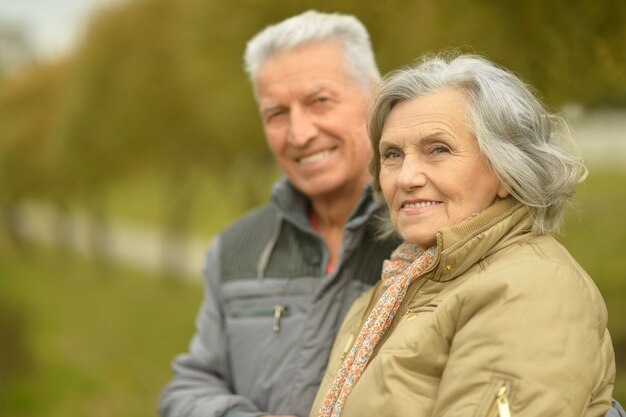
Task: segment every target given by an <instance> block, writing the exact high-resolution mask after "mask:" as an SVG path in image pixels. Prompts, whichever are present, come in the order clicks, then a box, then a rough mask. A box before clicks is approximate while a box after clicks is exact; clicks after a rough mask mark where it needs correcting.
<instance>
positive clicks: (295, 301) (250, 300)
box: [159, 11, 398, 417]
mask: <svg viewBox="0 0 626 417" xmlns="http://www.w3.org/2000/svg"><path fill="white" fill-rule="evenodd" d="M245 63H246V69H247V71H248V73H249V75H250V78H251V80H252V84H253V88H254V93H255V97H256V99H257V101H258V104H259V109H260V114H261V119H262V122H263V128H264V131H265V136H266V138H267V143H268V145H269V148H270V150H271V151H272V153H273V155H274V157H275V158H276V161H277V162H278V164H279V165H280V167H281V169H282V171H283V173H284V178H283V179H281V180H280V181H279V182H278V183H277V184H275V186H274V187H273V190H272V198H271V202H270V204H268V205H267V206H264V207H261V208H259V209H256V210H254V211H252V212H251V213H249V214H248V215H246V216H244V217H243V218H242V219H240V220H238V221H236V222H235V223H234V224H233V225H231V226H230V227H228V228H227V229H226V230H225V231H223V232H222V233H221V234H220V235H219V236H218V237H217V238H216V239H215V240H214V243H213V245H212V247H211V248H210V250H209V253H208V259H207V263H206V268H205V282H204V283H205V295H204V301H203V304H202V307H201V309H200V312H199V314H198V317H197V323H196V327H197V332H196V334H195V335H194V337H193V339H192V341H191V344H190V347H189V352H188V353H186V354H183V355H180V356H178V357H177V358H176V359H175V361H174V364H173V368H174V377H173V379H172V381H171V382H170V383H169V385H168V386H167V387H166V388H165V389H164V390H163V393H162V395H161V399H160V402H159V409H160V413H161V415H162V416H164V417H183V416H185V417H191V416H196V417H200V416H227V417H244V416H248V417H250V416H262V415H295V416H306V415H308V414H309V411H310V407H311V404H312V402H313V399H314V397H315V393H316V391H317V389H318V387H319V385H320V382H321V379H322V376H323V374H324V369H325V367H326V361H327V359H328V356H329V350H330V348H331V345H332V342H333V339H334V338H335V335H336V332H337V330H338V326H339V324H340V323H341V322H342V319H343V317H344V315H345V314H346V312H347V310H348V308H349V307H350V305H351V304H352V301H353V300H354V299H355V298H356V297H357V296H358V295H360V294H361V293H362V292H363V291H365V290H366V289H367V288H369V287H370V286H371V285H372V284H373V283H375V282H376V281H377V280H378V279H379V277H380V271H381V266H382V262H383V260H384V259H385V258H387V257H388V255H389V254H390V253H391V251H392V250H393V249H394V248H395V246H396V245H397V243H398V242H397V241H395V240H391V239H388V240H380V239H378V238H377V237H376V230H377V228H376V214H377V213H379V212H380V210H381V207H380V206H379V205H378V204H377V203H376V202H374V200H373V199H372V194H371V190H370V187H369V182H370V176H369V174H368V169H367V166H368V161H369V159H370V156H371V150H370V145H369V141H368V137H367V133H366V126H365V119H366V111H367V109H366V107H367V103H368V97H369V93H370V91H371V90H372V88H373V86H374V85H375V84H376V83H377V82H378V81H379V79H380V75H379V72H378V69H377V67H376V63H375V60H374V55H373V52H372V49H371V44H370V41H369V35H368V33H367V31H366V29H365V27H364V26H363V25H362V24H361V23H360V22H359V21H358V20H357V19H355V18H354V17H351V16H346V15H339V14H323V13H318V12H313V11H309V12H306V13H303V14H301V15H298V16H295V17H292V18H289V19H287V20H285V21H283V22H280V23H278V24H276V25H274V26H270V27H267V28H266V29H264V30H263V31H261V32H260V33H258V34H257V35H256V36H255V37H254V38H253V39H252V40H251V41H250V42H249V43H248V45H247V48H246V53H245Z"/></svg>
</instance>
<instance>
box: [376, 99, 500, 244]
mask: <svg viewBox="0 0 626 417" xmlns="http://www.w3.org/2000/svg"><path fill="white" fill-rule="evenodd" d="M469 126H470V120H469V115H468V105H467V103H466V101H465V99H464V97H463V95H462V94H461V93H460V92H459V91H457V90H454V89H451V88H449V89H443V90H440V91H437V92H435V93H432V94H428V95H426V96H423V97H419V98H416V99H413V100H410V101H405V102H401V103H398V104H397V105H396V106H395V107H394V108H393V109H392V110H391V113H390V114H389V117H388V118H387V120H386V122H385V125H384V127H383V131H382V135H381V140H380V143H379V150H380V158H381V161H380V163H381V169H380V177H379V179H380V186H381V188H382V191H383V195H384V197H385V201H386V202H387V205H388V206H389V212H390V215H391V222H392V224H393V226H394V227H395V229H396V231H397V232H398V233H399V234H400V236H402V238H403V239H404V240H405V241H406V242H409V243H415V244H418V245H420V246H421V247H422V248H428V247H430V246H432V245H434V244H435V243H436V235H437V231H438V230H439V229H441V228H442V227H445V226H450V225H453V224H455V223H458V222H461V221H463V220H465V219H467V218H469V217H471V216H472V215H473V214H474V213H479V212H481V211H482V210H484V209H485V208H487V207H488V206H490V205H491V204H492V203H493V202H494V200H495V199H496V196H499V197H501V198H503V197H506V196H507V195H508V192H507V191H506V189H505V187H504V186H503V185H502V184H501V183H500V181H499V180H498V178H497V177H496V175H495V174H494V172H493V171H492V170H491V168H490V166H489V164H488V163H487V160H486V159H485V158H484V156H483V155H482V154H481V152H480V150H479V148H478V142H477V141H476V138H475V137H474V135H473V134H472V133H471V131H470V129H469Z"/></svg>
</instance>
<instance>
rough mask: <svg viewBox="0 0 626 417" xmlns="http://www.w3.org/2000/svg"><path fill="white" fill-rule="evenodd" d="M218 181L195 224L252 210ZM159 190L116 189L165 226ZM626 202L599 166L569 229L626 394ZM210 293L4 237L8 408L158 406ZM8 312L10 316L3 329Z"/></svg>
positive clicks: (215, 223) (71, 411)
mask: <svg viewBox="0 0 626 417" xmlns="http://www.w3.org/2000/svg"><path fill="white" fill-rule="evenodd" d="M209 184H210V180H207V182H206V183H204V185H202V186H201V188H202V191H201V192H200V194H201V196H199V197H198V198H197V199H196V200H195V204H197V205H198V206H197V208H195V209H194V212H195V213H196V215H195V217H194V221H193V222H192V231H193V232H194V233H199V234H211V233H214V232H215V231H216V230H217V229H218V228H219V227H220V226H221V225H224V224H225V223H226V222H227V221H229V220H230V219H232V218H234V217H236V216H237V215H238V214H239V213H241V212H243V211H244V210H245V208H246V207H245V206H244V201H246V200H245V199H239V200H237V199H235V200H234V201H235V203H233V202H232V200H230V199H229V198H226V197H230V196H226V197H225V194H224V190H220V189H215V188H211V186H210V185H209ZM157 188H158V187H157V184H156V183H155V182H153V183H150V182H149V181H146V179H143V180H142V179H140V178H138V179H135V180H133V181H131V182H128V183H125V184H124V186H123V187H120V188H119V189H117V190H114V192H113V193H112V194H111V195H112V196H113V198H114V200H115V201H114V202H113V203H112V204H111V206H112V207H113V208H114V210H113V213H114V215H115V216H116V217H122V218H124V219H125V220H130V221H137V222H144V223H146V224H149V223H152V224H153V225H154V224H158V221H159V214H158V212H157V211H156V208H157V207H158V205H159V199H158V194H159V191H158V190H157ZM267 193H269V191H267ZM625 203H626V171H624V170H608V169H604V168H601V167H598V169H595V168H594V167H592V168H591V174H590V177H589V178H588V180H587V181H586V182H585V183H583V184H582V185H581V186H580V187H579V190H578V193H577V196H576V199H575V207H574V208H573V209H570V210H569V212H568V215H567V221H566V226H565V228H564V231H563V234H562V235H561V236H559V239H560V240H561V241H562V242H563V243H564V244H565V245H566V246H567V247H568V249H569V250H570V251H571V252H572V254H573V255H574V257H575V258H576V259H577V260H578V261H579V262H580V263H581V265H583V267H584V268H585V269H586V270H587V271H588V272H589V274H590V275H591V277H592V278H593V279H594V280H595V281H596V283H597V285H598V287H599V288H600V291H601V292H602V294H603V296H604V298H605V300H606V303H607V307H608V310H609V329H610V331H611V335H612V337H613V342H614V346H615V351H616V356H617V363H618V381H617V383H616V388H615V393H614V395H615V397H616V398H617V399H618V400H619V401H620V402H622V403H626V363H625V362H626V303H624V302H623V300H624V297H626V280H625V279H624V277H623V276H624V270H625V269H626V257H624V255H623V252H624V250H625V248H626V218H624V217H623V216H622V214H621V207H623V206H624V204H625ZM150 210H154V211H153V213H149V212H150ZM201 295H202V291H201V288H200V284H199V283H189V282H184V281H180V282H179V281H175V280H167V279H162V278H161V279H159V277H154V276H150V275H149V274H146V273H142V272H138V271H135V270H130V269H125V268H121V267H115V266H109V267H107V268H105V269H102V265H100V264H97V263H95V262H94V261H91V260H89V259H84V258H81V257H77V256H75V255H72V254H68V253H63V252H60V251H50V250H43V249H40V248H37V247H35V248H31V249H30V250H29V251H27V252H24V253H22V252H19V251H16V250H15V249H12V248H11V247H9V246H7V245H6V244H5V245H4V246H3V245H2V240H1V237H0V314H1V315H4V316H7V317H10V318H11V319H10V321H11V322H12V323H17V325H16V326H18V327H17V328H16V327H15V326H13V327H10V326H9V329H11V328H13V329H14V330H13V331H12V333H10V334H11V335H12V337H13V339H16V340H13V341H12V342H13V347H10V346H9V347H7V346H8V344H7V343H8V342H7V340H2V337H3V336H1V335H0V348H2V351H0V353H1V352H10V353H11V352H12V353H11V355H13V356H12V357H9V359H12V360H13V363H12V364H11V367H10V369H11V373H10V374H9V377H10V380H8V381H7V380H6V376H4V378H3V376H2V375H0V415H2V416H3V417H30V416H37V417H57V416H58V417H61V416H63V417H74V416H76V417H78V416H90V417H91V416H95V417H109V416H116V417H126V416H127V417H142V416H155V415H156V400H157V397H158V394H159V391H160V389H161V388H162V387H163V385H164V384H165V383H166V381H167V380H168V379H169V377H170V368H169V364H170V362H171V360H172V358H173V356H174V355H175V354H177V353H179V352H182V351H184V350H185V349H186V345H187V343H188V341H189V337H190V336H191V334H192V332H193V322H194V317H195V314H196V311H197V308H198V306H199V303H200V299H201ZM3 308H4V310H8V313H7V312H6V311H3ZM8 321H9V319H7V320H4V322H3V321H1V320H0V332H1V331H2V326H3V323H4V325H6V323H7V322H8ZM17 339H23V340H17ZM0 362H1V361H0ZM0 365H2V363H0ZM5 366H7V365H6V364H5ZM0 371H2V368H1V367H0ZM7 382H8V383H7Z"/></svg>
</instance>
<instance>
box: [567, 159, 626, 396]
mask: <svg viewBox="0 0 626 417" xmlns="http://www.w3.org/2000/svg"><path fill="white" fill-rule="evenodd" d="M574 202H575V205H574V207H573V208H570V210H569V212H568V214H567V216H566V223H565V227H564V228H563V232H562V235H561V236H559V240H561V241H562V242H563V244H564V245H565V246H566V247H567V248H568V249H569V251H570V252H571V254H572V255H573V256H574V258H576V260H577V261H578V262H579V263H580V264H581V265H582V266H583V268H585V270H586V271H587V272H588V273H589V275H590V276H591V277H592V278H593V280H594V281H595V282H596V284H597V285H598V288H599V289H600V292H601V293H602V296H603V297H604V300H605V301H606V305H607V309H608V312H609V325H608V327H609V331H610V332H611V337H612V339H613V346H614V347H615V355H616V362H617V377H618V379H617V382H616V386H615V394H614V395H615V397H616V398H617V399H618V400H619V401H620V402H621V403H622V404H624V403H626V303H625V302H624V300H625V299H626V256H624V253H625V251H626V217H625V216H624V214H623V211H622V210H624V207H625V206H626V170H624V169H618V168H615V169H610V168H607V167H601V166H591V167H590V174H589V177H588V178H587V180H586V181H585V182H584V183H582V184H581V185H580V186H579V187H578V189H577V195H576V197H575V200H574Z"/></svg>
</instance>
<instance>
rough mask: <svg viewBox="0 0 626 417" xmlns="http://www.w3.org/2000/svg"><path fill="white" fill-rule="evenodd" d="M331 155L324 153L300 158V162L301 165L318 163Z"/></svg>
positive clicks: (327, 152)
mask: <svg viewBox="0 0 626 417" xmlns="http://www.w3.org/2000/svg"><path fill="white" fill-rule="evenodd" d="M328 155H330V151H322V152H318V153H314V154H313V155H309V156H305V157H304V158H300V160H299V161H298V162H299V163H301V164H310V163H311V162H317V161H320V160H322V159H324V158H326V157H327V156H328Z"/></svg>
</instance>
